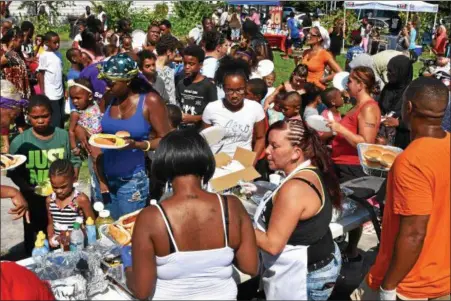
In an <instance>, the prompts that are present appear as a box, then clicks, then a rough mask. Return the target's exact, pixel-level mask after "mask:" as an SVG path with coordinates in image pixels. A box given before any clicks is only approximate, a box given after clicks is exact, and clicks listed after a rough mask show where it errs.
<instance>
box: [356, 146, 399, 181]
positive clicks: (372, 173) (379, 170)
mask: <svg viewBox="0 0 451 301" xmlns="http://www.w3.org/2000/svg"><path fill="white" fill-rule="evenodd" d="M370 146H377V147H379V148H382V149H386V150H388V151H392V152H395V153H397V154H398V155H399V154H400V153H402V151H403V150H402V149H401V148H399V147H394V146H388V145H379V144H369V143H359V144H357V153H358V155H359V160H360V165H362V167H363V171H364V172H365V173H366V174H367V175H370V176H375V175H376V174H378V175H379V176H385V175H386V174H387V173H388V171H389V170H390V168H386V167H383V166H381V167H380V168H378V167H370V166H368V165H367V164H366V159H365V157H364V156H363V154H364V153H365V152H366V150H367V149H368V148H369V147H370Z"/></svg>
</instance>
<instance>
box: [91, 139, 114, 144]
mask: <svg viewBox="0 0 451 301" xmlns="http://www.w3.org/2000/svg"><path fill="white" fill-rule="evenodd" d="M94 142H95V143H97V144H103V145H116V140H115V139H114V138H102V137H96V138H94Z"/></svg>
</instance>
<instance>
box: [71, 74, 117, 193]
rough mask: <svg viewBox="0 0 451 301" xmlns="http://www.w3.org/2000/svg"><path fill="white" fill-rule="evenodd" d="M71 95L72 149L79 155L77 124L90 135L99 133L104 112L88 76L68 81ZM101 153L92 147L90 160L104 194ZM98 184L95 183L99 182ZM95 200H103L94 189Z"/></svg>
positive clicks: (106, 188) (104, 182)
mask: <svg viewBox="0 0 451 301" xmlns="http://www.w3.org/2000/svg"><path fill="white" fill-rule="evenodd" d="M67 83H68V86H69V95H70V97H71V100H72V103H73V105H74V107H75V111H73V112H71V114H70V123H69V138H70V145H71V151H72V153H73V154H74V155H75V156H79V155H80V153H81V149H80V148H79V147H78V146H77V143H76V137H75V128H76V127H77V126H80V127H82V128H83V129H84V130H85V131H86V132H87V133H88V135H89V136H90V135H93V134H99V133H101V132H102V126H101V124H100V122H101V120H102V116H103V114H102V112H101V111H100V107H99V105H98V104H97V102H95V101H94V98H93V95H92V85H91V82H90V81H89V80H88V79H86V78H78V79H75V80H72V81H68V82H67ZM100 154H101V150H100V149H99V148H97V147H93V146H91V147H90V151H89V160H90V162H89V163H90V164H89V167H90V169H91V170H90V171H91V174H92V173H94V174H95V179H94V178H91V180H92V182H93V184H94V188H100V193H102V194H104V193H107V192H108V186H107V185H106V180H105V177H104V176H103V173H102V172H100V171H99V170H98V164H97V157H98V156H99V155H100ZM97 183H98V185H95V184H97ZM97 186H100V187H97ZM92 196H93V199H94V201H101V200H100V199H99V193H98V191H97V193H96V192H95V191H93V194H92Z"/></svg>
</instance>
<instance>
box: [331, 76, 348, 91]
mask: <svg viewBox="0 0 451 301" xmlns="http://www.w3.org/2000/svg"><path fill="white" fill-rule="evenodd" d="M348 78H349V72H338V73H337V74H335V76H334V80H333V82H332V84H333V86H334V88H337V89H338V90H340V91H344V90H346V89H347V87H348Z"/></svg>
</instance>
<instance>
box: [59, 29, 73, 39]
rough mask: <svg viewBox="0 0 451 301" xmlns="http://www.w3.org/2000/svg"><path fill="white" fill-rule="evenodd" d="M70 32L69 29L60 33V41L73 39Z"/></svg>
mask: <svg viewBox="0 0 451 301" xmlns="http://www.w3.org/2000/svg"><path fill="white" fill-rule="evenodd" d="M69 34H70V33H69V32H68V31H63V32H60V33H58V35H59V36H60V41H71V40H72V39H71V38H70V37H69Z"/></svg>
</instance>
